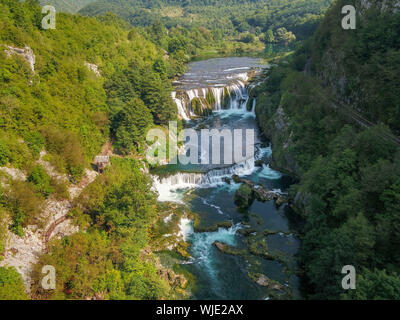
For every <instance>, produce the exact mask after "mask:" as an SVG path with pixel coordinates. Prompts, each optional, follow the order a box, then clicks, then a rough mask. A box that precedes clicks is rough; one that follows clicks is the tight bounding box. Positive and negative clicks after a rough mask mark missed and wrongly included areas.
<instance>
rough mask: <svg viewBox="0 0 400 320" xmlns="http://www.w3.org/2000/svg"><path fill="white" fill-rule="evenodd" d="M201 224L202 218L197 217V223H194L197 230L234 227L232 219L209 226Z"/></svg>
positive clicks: (212, 230) (211, 230) (214, 230)
mask: <svg viewBox="0 0 400 320" xmlns="http://www.w3.org/2000/svg"><path fill="white" fill-rule="evenodd" d="M199 224H200V220H199V219H196V220H195V224H194V231H195V232H216V231H218V229H219V228H225V229H229V228H230V227H232V221H222V222H218V223H215V224H213V225H212V226H209V227H203V226H200V225H199Z"/></svg>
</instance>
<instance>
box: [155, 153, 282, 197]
mask: <svg viewBox="0 0 400 320" xmlns="http://www.w3.org/2000/svg"><path fill="white" fill-rule="evenodd" d="M270 150H271V148H270V147H268V148H260V149H259V150H258V151H257V153H256V155H255V157H254V158H250V159H247V160H246V161H243V162H241V163H238V164H235V165H233V166H231V167H226V168H221V169H213V170H210V171H209V172H207V173H187V172H178V173H176V174H174V175H171V176H167V177H164V178H160V177H158V176H153V189H154V190H155V191H157V193H158V201H161V202H167V201H170V202H178V203H182V198H183V195H184V193H185V192H186V191H188V190H190V189H196V188H212V187H217V186H221V185H225V184H226V182H225V179H226V178H231V177H232V176H233V175H235V174H236V175H238V176H240V177H243V176H249V175H251V174H252V173H253V172H255V171H256V170H258V168H257V167H255V161H257V160H259V159H261V158H262V157H263V156H264V155H265V154H269V153H270ZM277 179H278V178H277Z"/></svg>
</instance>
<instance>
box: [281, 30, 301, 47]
mask: <svg viewBox="0 0 400 320" xmlns="http://www.w3.org/2000/svg"><path fill="white" fill-rule="evenodd" d="M295 40H296V36H295V35H294V34H293V32H291V31H287V30H286V28H284V27H282V28H279V29H278V30H276V41H277V42H278V43H284V44H285V46H288V45H289V43H291V42H293V41H295Z"/></svg>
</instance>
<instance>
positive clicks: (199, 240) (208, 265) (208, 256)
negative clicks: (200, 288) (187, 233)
mask: <svg viewBox="0 0 400 320" xmlns="http://www.w3.org/2000/svg"><path fill="white" fill-rule="evenodd" d="M241 228H242V226H241V224H237V225H234V226H232V227H231V228H229V229H224V228H220V229H218V231H216V232H203V233H193V234H192V238H191V240H192V241H191V242H192V247H191V249H192V252H193V256H194V257H196V260H197V262H198V263H199V264H200V265H201V266H202V267H203V268H205V269H206V270H207V272H208V274H209V275H210V276H211V277H212V278H213V279H215V280H217V278H218V277H217V270H216V269H215V268H214V266H213V264H214V261H213V259H212V250H213V243H214V242H215V241H220V242H223V243H225V244H228V245H230V246H235V245H236V238H235V235H236V233H237V231H238V230H239V229H241Z"/></svg>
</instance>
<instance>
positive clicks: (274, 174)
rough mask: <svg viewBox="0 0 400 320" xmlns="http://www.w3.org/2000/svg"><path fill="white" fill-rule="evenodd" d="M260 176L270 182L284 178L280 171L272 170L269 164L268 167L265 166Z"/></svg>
mask: <svg viewBox="0 0 400 320" xmlns="http://www.w3.org/2000/svg"><path fill="white" fill-rule="evenodd" d="M258 176H259V177H262V178H266V179H269V180H278V179H280V178H282V174H281V173H280V172H278V171H275V170H273V169H271V168H270V166H269V164H268V165H265V164H263V169H262V170H261V172H260V173H259V174H258Z"/></svg>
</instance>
